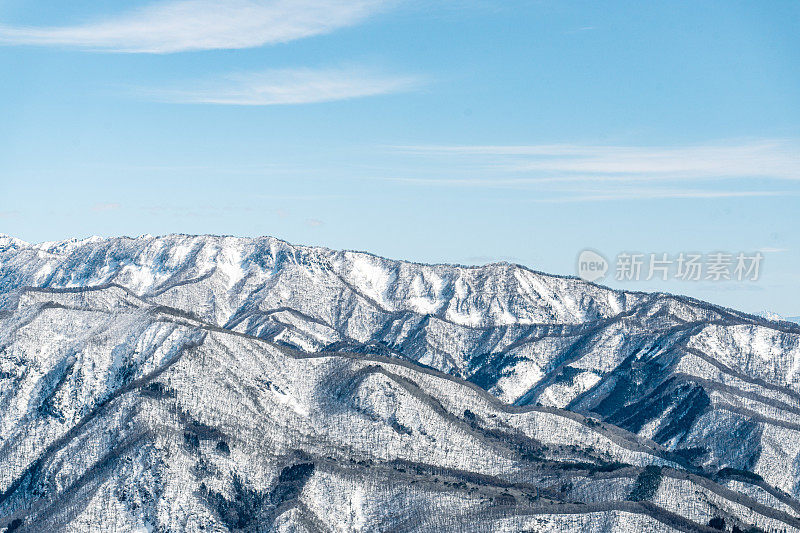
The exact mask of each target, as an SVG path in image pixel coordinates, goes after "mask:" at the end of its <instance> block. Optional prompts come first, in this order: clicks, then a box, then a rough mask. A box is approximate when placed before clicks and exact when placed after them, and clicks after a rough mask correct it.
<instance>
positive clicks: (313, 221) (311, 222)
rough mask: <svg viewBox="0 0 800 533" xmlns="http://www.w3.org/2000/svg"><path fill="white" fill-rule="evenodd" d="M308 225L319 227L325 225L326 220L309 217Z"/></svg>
mask: <svg viewBox="0 0 800 533" xmlns="http://www.w3.org/2000/svg"><path fill="white" fill-rule="evenodd" d="M306 225H308V226H310V227H312V228H318V227H320V226H324V225H325V222H323V221H321V220H319V219H318V218H309V219H307V220H306Z"/></svg>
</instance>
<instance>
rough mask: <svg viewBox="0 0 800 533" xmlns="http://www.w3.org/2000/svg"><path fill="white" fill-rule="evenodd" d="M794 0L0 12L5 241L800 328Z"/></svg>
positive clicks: (798, 26) (91, 7)
mask: <svg viewBox="0 0 800 533" xmlns="http://www.w3.org/2000/svg"><path fill="white" fill-rule="evenodd" d="M798 34H800V3H797V2H794V1H785V2H782V1H771V2H755V1H752V2H736V1H719V2H711V1H691V2H675V1H670V2H666V1H665V2H633V1H632V2H621V1H616V2H588V1H587V2H569V1H563V0H558V1H556V0H552V1H548V0H542V1H503V2H500V1H496V2H493V1H488V0H464V1H455V0H453V1H451V0H441V1H438V2H421V1H418V0H407V1H403V0H393V1H384V0H339V1H332V0H283V1H280V0H263V1H262V0H229V1H226V2H211V1H208V0H151V1H150V2H130V1H129V2H119V1H112V0H102V1H100V0H93V1H86V0H76V1H73V2H63V1H56V0H40V1H37V2H31V1H25V0H0V71H1V72H3V76H2V77H0V232H3V233H8V234H12V235H14V236H16V237H19V238H22V239H25V240H29V241H43V240H56V239H63V238H69V237H85V236H89V235H94V234H98V235H102V236H112V235H139V234H143V233H151V234H164V233H171V232H183V233H214V234H235V235H274V236H277V237H280V238H284V239H287V240H289V241H291V242H295V243H303V244H319V245H325V246H329V247H333V248H348V249H363V250H369V251H372V252H375V253H378V254H381V255H385V256H389V257H395V258H406V259H412V260H417V261H424V262H443V261H446V262H458V263H484V262H489V261H499V260H508V261H512V262H517V263H522V264H525V265H527V266H529V267H531V268H534V269H537V270H543V271H548V272H553V273H562V274H573V273H574V272H575V260H576V256H577V254H578V253H579V252H580V251H581V250H582V249H584V248H592V249H595V250H598V251H600V252H602V253H603V254H604V255H605V256H606V257H608V258H609V259H610V260H612V261H613V259H614V257H615V256H616V255H617V254H618V253H620V252H623V251H639V252H642V253H651V252H652V253H659V254H660V253H669V254H678V253H680V252H690V251H695V252H701V253H712V252H716V251H729V252H732V253H736V252H740V251H743V252H748V253H751V252H756V251H758V250H761V251H762V253H763V255H764V260H763V263H762V275H761V278H760V279H759V280H758V281H757V282H749V283H737V282H727V283H714V282H685V281H684V282H679V281H675V280H670V281H667V282H663V283H656V282H653V283H650V282H645V281H639V282H616V281H614V280H613V279H607V280H606V283H607V284H609V285H611V286H615V287H624V288H630V289H641V290H668V291H671V292H678V293H683V294H689V295H692V296H695V297H698V298H702V299H705V300H710V301H714V302H717V303H721V304H724V305H729V306H733V307H737V308H740V309H744V310H747V311H752V312H759V311H764V310H769V311H773V312H777V313H780V314H783V315H787V316H792V315H800V304H798V303H797V302H798V301H800V270H798V265H800V237H798V226H800V225H799V224H798V221H799V220H798V219H800V215H798V208H800V69H798V68H797V65H798V64H800V44H798V40H797V35H798Z"/></svg>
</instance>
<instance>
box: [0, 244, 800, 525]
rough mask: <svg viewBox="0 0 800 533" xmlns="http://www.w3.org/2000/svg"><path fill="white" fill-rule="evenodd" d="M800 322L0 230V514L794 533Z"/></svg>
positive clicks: (443, 268) (283, 250) (489, 277)
mask: <svg viewBox="0 0 800 533" xmlns="http://www.w3.org/2000/svg"><path fill="white" fill-rule="evenodd" d="M87 289H88V290H87ZM799 336H800V328H795V327H793V326H791V325H789V324H788V323H774V322H770V321H767V320H764V319H760V318H757V317H752V316H749V315H745V314H742V313H737V312H735V311H731V310H728V309H722V308H718V307H715V306H711V305H708V304H704V303H702V302H698V301H695V300H691V299H687V298H681V297H674V296H670V295H663V294H643V293H624V292H619V291H613V290H610V289H607V288H603V287H599V286H595V285H592V284H587V283H584V282H582V281H580V280H577V279H573V278H563V277H556V276H548V275H545V274H541V273H537V272H532V271H530V270H528V269H525V268H524V267H519V266H515V265H508V264H496V265H489V266H486V267H459V266H450V265H420V264H414V263H406V262H401V261H391V260H387V259H383V258H379V257H376V256H373V255H370V254H366V253H360V252H336V251H332V250H327V249H322V248H309V247H299V246H292V245H289V244H288V243H285V242H283V241H279V240H277V239H273V238H260V239H240V238H233V237H209V236H202V237H193V236H182V235H172V236H167V237H159V238H157V237H151V236H144V237H140V238H138V239H128V238H120V239H108V240H103V239H99V238H92V239H87V240H83V241H77V240H76V241H67V242H60V243H44V244H38V245H30V244H27V243H24V242H22V241H19V240H16V239H13V238H10V237H0V349H2V351H0V385H2V388H1V389H0V407H2V408H3V409H2V410H0V430H2V431H0V439H1V440H0V531H2V529H1V528H2V527H3V525H4V524H5V526H6V527H12V526H13V527H22V528H25V527H29V528H34V527H39V528H41V527H56V525H58V528H62V527H63V528H65V529H74V530H80V529H81V528H83V527H88V526H87V525H92V524H94V525H97V524H100V523H102V524H105V525H107V526H108V525H109V524H112V523H113V524H116V527H117V528H118V529H119V530H121V531H128V530H134V529H135V528H153V527H156V526H158V527H161V528H163V529H167V530H199V529H200V528H201V527H207V528H212V529H214V528H216V529H221V530H225V529H227V528H234V529H235V528H236V527H239V526H241V527H243V528H245V529H247V528H251V529H253V528H255V529H256V530H259V528H260V529H263V530H273V529H274V530H281V529H282V528H283V529H285V530H291V529H292V528H299V529H300V530H302V529H303V528H305V529H306V530H315V529H323V530H325V529H328V528H331V527H333V528H339V529H343V530H347V529H353V530H355V529H359V528H361V529H363V530H397V529H403V528H407V529H421V530H424V529H434V528H439V529H440V528H441V527H450V528H453V529H458V528H461V529H475V530H487V531H488V530H504V529H505V530H519V529H520V528H525V527H541V528H563V527H572V526H574V527H580V528H584V529H586V530H598V529H600V530H602V529H613V528H623V527H629V526H630V524H638V526H641V527H647V528H652V529H662V530H672V529H674V528H677V529H679V530H680V529H683V530H694V528H697V527H700V526H702V525H703V524H708V523H709V522H710V521H712V520H714V519H715V518H719V519H720V520H724V521H725V523H726V524H728V526H729V527H732V526H733V525H737V527H739V526H741V527H742V528H743V529H746V528H747V527H750V526H757V527H759V528H762V529H765V530H771V529H777V530H780V529H781V528H786V529H787V530H789V529H792V528H796V527H797V523H796V520H797V519H796V518H795V517H796V516H797V513H798V510H800V505H798V504H797V501H796V499H797V498H798V496H800V471H798V469H797V467H796V466H794V465H797V464H798V463H800V459H798V457H800V450H799V449H798V448H797V445H796V443H797V442H800V438H798V436H800V435H797V433H798V431H800V424H799V423H798V414H800V387H798V381H799V380H800V377H798V364H799V363H798V361H800V353H799V350H798V337H799ZM417 363H422V364H424V365H426V366H425V367H422V366H418V364H417ZM442 372H443V373H442ZM470 382H471V383H470ZM484 391H487V392H489V393H491V395H489V394H487V393H486V392H484ZM492 395H493V396H492ZM537 405H539V407H537ZM564 409H566V410H564ZM586 415H589V417H590V418H586ZM597 420H601V422H598V421H597ZM266 451H268V453H266V455H264V454H265V452H266ZM303 465H306V466H303ZM308 465H313V466H308ZM287 469H288V470H287ZM132 480H136V481H135V482H134V483H133V484H132V485H131V483H132ZM389 480H391V481H389ZM654 480H655V481H654ZM656 481H657V482H656ZM129 485H130V488H126V487H128V486H129ZM577 502H582V503H577ZM576 506H577V507H576ZM476 517H479V519H478V520H477V521H476ZM4 520H5V522H4ZM328 522H330V523H328ZM645 524H646V525H645ZM412 525H413V526H412ZM262 526H263V527H262ZM638 526H637V527H638ZM745 526H746V527H745ZM630 527H634V526H630ZM34 530H35V529H34Z"/></svg>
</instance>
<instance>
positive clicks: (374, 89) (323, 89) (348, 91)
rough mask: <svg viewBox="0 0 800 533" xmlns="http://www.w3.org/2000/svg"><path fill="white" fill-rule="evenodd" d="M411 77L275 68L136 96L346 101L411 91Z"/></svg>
mask: <svg viewBox="0 0 800 533" xmlns="http://www.w3.org/2000/svg"><path fill="white" fill-rule="evenodd" d="M421 83H422V82H421V80H420V79H419V78H416V77H413V76H394V75H386V74H381V73H377V72H372V71H369V70H365V69H352V68H345V69H336V68H334V69H278V70H267V71H262V72H255V73H245V74H236V75H230V76H224V77H222V78H220V79H218V80H215V81H205V82H193V83H191V84H188V85H187V86H186V87H178V88H170V89H143V90H141V91H139V93H140V95H141V96H142V97H144V98H147V99H152V100H156V101H161V102H168V103H181V104H218V105H241V106H270V105H293V104H312V103H320V102H333V101H337V100H349V99H353V98H362V97H367V96H377V95H381V94H389V93H397V92H402V91H408V90H412V89H414V88H416V87H418V86H419V85H420V84H421Z"/></svg>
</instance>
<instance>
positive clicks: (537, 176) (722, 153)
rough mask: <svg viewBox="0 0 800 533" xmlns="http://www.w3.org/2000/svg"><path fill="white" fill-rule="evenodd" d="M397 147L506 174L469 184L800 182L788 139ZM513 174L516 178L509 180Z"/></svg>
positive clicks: (797, 152)
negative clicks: (649, 144) (687, 143)
mask: <svg viewBox="0 0 800 533" xmlns="http://www.w3.org/2000/svg"><path fill="white" fill-rule="evenodd" d="M395 150H397V151H400V152H406V153H412V154H416V155H426V156H436V157H447V158H462V159H464V158H468V159H469V160H470V161H472V162H473V163H475V161H479V162H480V163H479V164H481V165H483V168H484V169H486V170H494V171H498V172H500V173H503V174H505V176H504V177H502V178H499V179H497V180H493V179H477V180H465V182H463V183H462V184H464V185H470V184H471V185H491V184H492V183H495V184H500V185H503V184H505V185H510V184H513V183H517V184H522V183H525V182H545V181H556V182H558V181H563V182H571V181H612V182H613V181H654V180H682V179H720V178H727V179H731V178H738V179H746V178H768V179H779V180H800V146H799V145H798V143H797V142H793V141H787V140H758V141H750V142H739V143H718V144H706V145H697V146H688V147H638V146H594V145H579V144H552V145H546V144H542V145H510V146H487V145H480V146H399V147H395ZM508 173H513V175H514V176H516V177H514V178H509V177H508ZM520 176H521V177H520ZM454 181H455V180H454ZM453 184H455V183H453Z"/></svg>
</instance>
